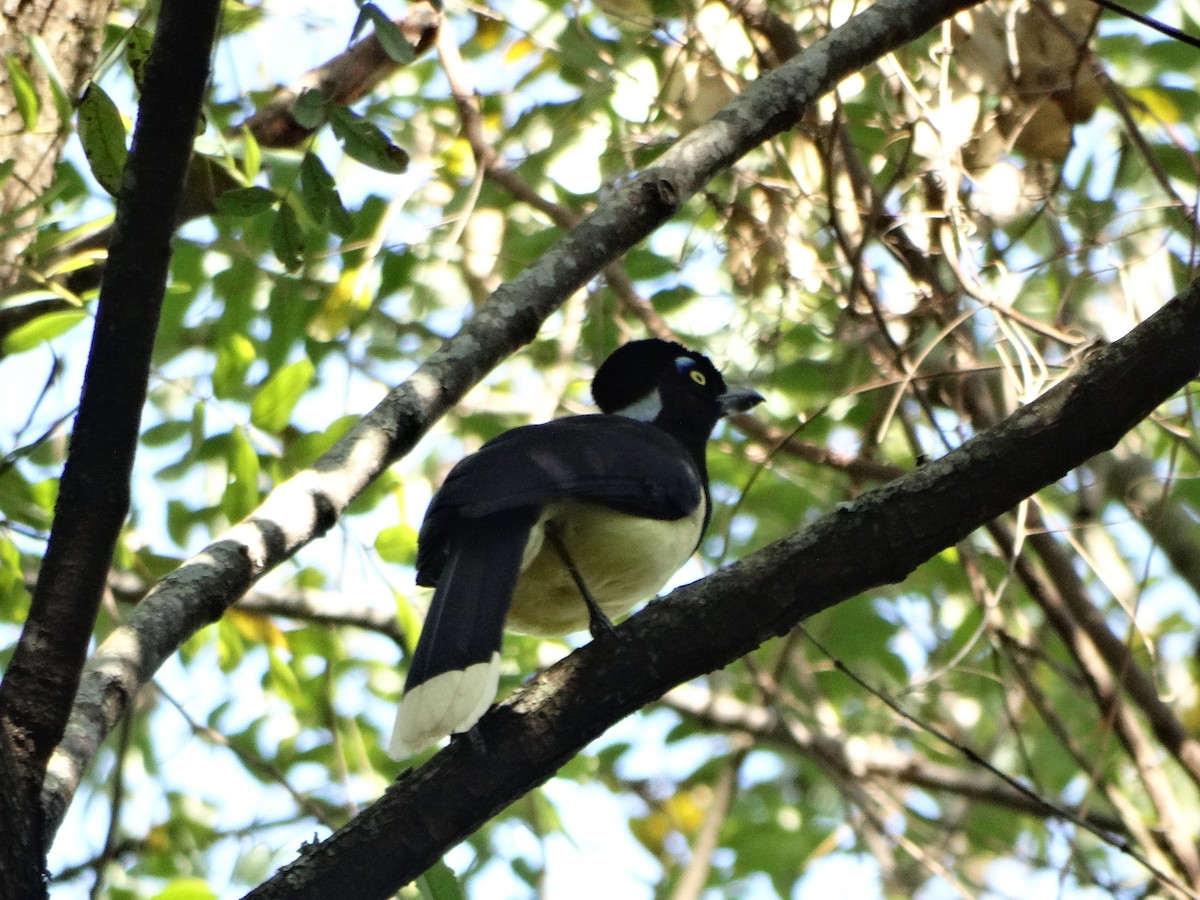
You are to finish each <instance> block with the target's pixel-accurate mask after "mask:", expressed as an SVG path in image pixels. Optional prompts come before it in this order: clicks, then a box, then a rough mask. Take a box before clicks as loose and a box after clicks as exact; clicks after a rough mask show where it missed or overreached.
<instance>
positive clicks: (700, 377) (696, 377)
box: [688, 369, 708, 387]
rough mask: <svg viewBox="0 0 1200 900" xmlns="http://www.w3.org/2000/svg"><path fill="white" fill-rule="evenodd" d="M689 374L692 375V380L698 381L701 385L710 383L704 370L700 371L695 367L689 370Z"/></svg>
mask: <svg viewBox="0 0 1200 900" xmlns="http://www.w3.org/2000/svg"><path fill="white" fill-rule="evenodd" d="M688 374H689V375H691V376H692V381H694V382H696V384H698V385H700V386H701V387H703V386H704V385H706V384H708V379H707V378H705V377H704V373H703V372H698V371H696V370H695V369H692V371H690V372H688Z"/></svg>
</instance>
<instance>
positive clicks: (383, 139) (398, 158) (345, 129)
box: [329, 106, 408, 175]
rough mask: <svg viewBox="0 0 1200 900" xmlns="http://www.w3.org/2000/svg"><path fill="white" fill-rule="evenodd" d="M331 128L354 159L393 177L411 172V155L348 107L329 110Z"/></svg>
mask: <svg viewBox="0 0 1200 900" xmlns="http://www.w3.org/2000/svg"><path fill="white" fill-rule="evenodd" d="M329 124H330V125H332V126H333V133H334V134H335V135H336V136H337V138H338V140H340V141H341V142H342V148H343V149H344V150H345V151H346V154H347V155H348V156H350V157H351V158H352V159H356V160H358V161H359V162H360V163H362V164H363V165H366V166H370V167H371V168H373V169H378V170H379V171H380V172H388V173H390V174H393V175H398V174H400V173H402V172H404V171H406V170H407V169H408V154H407V153H405V152H404V151H403V150H401V149H400V148H399V147H397V146H396V145H395V144H393V143H392V142H391V141H390V140H389V139H388V137H387V135H385V134H384V133H383V132H382V131H381V130H380V129H379V128H378V127H377V126H375V125H372V124H371V123H370V122H368V121H367V120H366V119H364V118H363V117H362V116H360V115H358V114H357V113H355V112H353V111H351V110H350V109H347V108H346V107H345V106H332V107H330V109H329Z"/></svg>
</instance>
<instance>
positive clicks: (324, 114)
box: [292, 88, 329, 131]
mask: <svg viewBox="0 0 1200 900" xmlns="http://www.w3.org/2000/svg"><path fill="white" fill-rule="evenodd" d="M328 117H329V101H328V100H326V99H325V95H324V94H322V93H321V92H320V91H319V90H317V89H316V88H312V89H310V90H307V91H302V92H301V93H300V96H299V97H297V98H296V102H295V103H293V104H292V118H293V119H295V120H296V124H298V125H299V126H300V127H301V128H307V129H308V130H309V131H315V130H316V129H318V128H320V127H321V126H322V125H324V124H325V120H326V119H327V118H328Z"/></svg>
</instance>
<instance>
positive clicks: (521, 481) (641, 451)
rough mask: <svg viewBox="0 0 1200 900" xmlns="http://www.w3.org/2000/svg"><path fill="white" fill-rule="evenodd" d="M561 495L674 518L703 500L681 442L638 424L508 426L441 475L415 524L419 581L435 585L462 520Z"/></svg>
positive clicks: (573, 421) (593, 418)
mask: <svg viewBox="0 0 1200 900" xmlns="http://www.w3.org/2000/svg"><path fill="white" fill-rule="evenodd" d="M614 460H620V463H619V464H615V463H614ZM562 500H579V501H582V502H588V503H598V504H601V505H604V506H608V507H611V508H613V509H616V510H619V511H620V512H625V513H629V514H630V515H636V516H640V517H642V518H647V519H662V520H673V519H680V518H683V517H684V516H687V515H689V514H690V513H692V512H693V511H694V510H695V509H696V507H697V506H698V505H699V504H701V503H702V502H703V500H704V483H703V478H702V475H701V473H700V472H698V471H697V469H696V466H695V463H693V462H692V458H691V455H690V454H689V453H688V452H687V451H686V450H685V449H684V448H683V446H682V445H681V444H680V443H679V442H678V441H677V440H676V439H675V438H673V437H671V435H669V434H667V433H666V432H665V431H663V430H662V429H660V428H657V427H655V426H653V425H649V424H646V423H644V422H638V421H635V420H633V419H624V418H621V417H619V416H609V415H588V416H570V417H567V418H563V419H555V420H553V421H551V422H547V423H545V424H544V425H527V426H524V427H520V428H514V429H512V430H510V431H506V432H504V433H503V434H501V435H500V436H499V437H497V438H494V439H493V440H491V441H489V442H488V443H486V444H484V445H483V447H481V448H480V449H479V451H478V452H476V453H473V454H472V455H471V456H468V457H466V458H465V459H464V460H462V462H460V463H459V464H458V465H456V466H455V467H454V468H453V469H452V470H451V472H450V474H449V475H448V476H447V477H446V481H445V483H444V484H443V485H442V487H441V489H440V490H439V491H438V493H437V495H436V496H435V497H434V500H433V502H432V503H431V504H430V506H429V510H428V511H427V512H426V514H425V521H424V522H423V523H422V525H421V533H420V538H419V542H418V547H419V549H418V554H417V581H418V583H419V584H427V585H428V584H433V583H435V582H436V580H437V577H438V573H439V572H440V570H441V567H442V564H443V562H444V560H445V555H446V552H447V550H448V547H447V536H448V535H449V534H450V533H451V532H452V531H453V530H454V528H455V527H456V526H457V524H458V523H459V522H461V521H462V520H464V519H465V520H479V519H483V518H486V517H489V516H492V515H495V514H496V513H502V512H506V511H513V510H518V509H528V508H538V507H541V506H544V505H545V504H547V503H552V502H556V501H562Z"/></svg>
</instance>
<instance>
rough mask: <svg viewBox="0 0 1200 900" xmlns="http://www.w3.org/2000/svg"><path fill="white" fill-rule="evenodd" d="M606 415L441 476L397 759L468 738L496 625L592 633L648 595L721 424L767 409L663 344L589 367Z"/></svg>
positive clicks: (703, 506) (679, 544)
mask: <svg viewBox="0 0 1200 900" xmlns="http://www.w3.org/2000/svg"><path fill="white" fill-rule="evenodd" d="M592 398H593V399H594V400H595V403H596V406H597V407H598V408H599V410H600V412H599V413H592V414H582V415H573V416H565V417H563V418H558V419H552V420H551V421H549V422H545V423H543V424H537V425H523V426H519V427H517V428H513V429H510V430H509V431H505V432H502V433H501V434H500V435H498V436H497V437H495V438H492V439H491V440H489V441H488V442H486V443H485V444H484V445H483V446H482V447H480V449H479V450H477V451H476V452H475V453H473V454H471V455H469V456H467V457H465V458H463V459H462V460H461V461H460V462H459V463H458V464H456V465H455V466H454V467H453V468H452V469H451V470H450V473H449V474H448V475H447V476H446V479H445V481H444V482H443V484H442V486H441V487H440V488H439V489H438V491H437V492H436V494H435V495H434V497H433V499H432V500H431V501H430V504H429V507H428V509H427V510H426V513H425V518H424V521H423V522H422V524H421V528H420V531H419V532H418V536H417V558H416V581H417V584H418V585H421V586H424V587H433V588H434V593H433V598H432V600H431V601H430V605H429V612H428V614H427V615H426V618H425V622H424V625H423V627H422V629H421V634H420V637H419V638H418V641H417V646H416V650H415V651H414V653H413V655H412V659H411V661H410V664H409V669H408V675H407V678H406V681H405V686H404V694H403V696H402V698H401V701H400V705H399V708H398V710H397V713H396V722H395V726H394V728H393V731H392V736H391V740H390V741H389V744H388V754H389V755H390V756H391V757H392V758H393V759H396V760H402V759H405V758H407V757H409V756H413V755H415V754H417V753H420V752H421V751H423V750H425V749H427V748H428V747H430V746H432V745H433V744H435V743H437V741H439V740H440V739H441V738H442V737H445V736H446V735H452V734H459V733H463V732H466V731H468V730H470V729H471V727H472V726H473V725H474V724H475V723H476V722H477V721H478V720H479V719H480V718H481V717H482V715H483V713H484V712H485V711H486V710H487V708H488V707H489V706H490V705H491V703H492V701H493V700H494V699H495V696H496V691H497V688H498V686H499V674H500V648H501V642H502V639H503V633H504V630H505V627H507V628H508V629H510V630H513V631H517V632H523V633H526V634H532V635H538V636H560V635H564V634H569V633H571V632H574V631H582V630H583V629H584V628H588V629H589V630H590V631H591V633H592V636H593V638H594V639H597V640H599V639H602V638H604V637H606V636H611V635H613V634H614V628H613V625H612V623H611V619H612V618H615V617H618V616H621V615H623V614H625V613H627V612H628V611H629V610H630V609H631V608H632V607H633V606H634V605H635V604H636V603H638V602H640V601H642V600H645V599H647V598H649V597H651V596H653V595H655V594H656V593H657V592H658V591H659V589H661V588H662V586H663V585H664V584H666V582H667V580H668V579H670V577H671V576H672V575H674V574H675V572H676V571H678V569H679V568H680V567H682V565H683V564H684V563H685V562H686V561H687V560H688V559H689V558H690V557H691V555H692V554H693V553H694V552H695V550H696V548H697V547H698V546H699V544H700V539H701V537H702V536H703V534H704V530H705V528H706V527H707V525H708V521H709V518H710V516H711V512H712V503H711V500H710V497H709V490H708V468H707V465H706V461H705V449H706V446H707V443H708V440H709V438H710V437H711V435H712V432H713V430H714V428H715V427H716V425H717V422H718V421H720V419H721V418H722V417H724V416H726V415H729V414H731V413H735V412H744V411H746V410H749V409H751V408H753V407H754V406H756V405H757V404H758V403H761V402H762V400H763V398H762V396H761V395H760V394H758V393H757V392H756V391H754V390H750V389H748V388H738V389H733V390H730V389H728V388H727V387H726V385H725V380H724V378H723V377H722V376H721V373H720V372H719V371H718V370H717V368H716V366H714V365H713V363H712V361H711V360H710V359H709V358H708V357H707V356H705V355H704V354H702V353H699V352H696V351H693V350H689V349H687V348H686V347H684V346H683V345H682V344H678V343H675V342H672V341H665V340H661V339H658V338H650V339H645V340H635V341H631V342H629V343H626V344H624V345H622V346H620V347H618V348H617V349H616V350H615V351H614V352H613V353H612V354H611V355H610V356H609V357H608V358H607V359H606V360H605V361H604V362H603V363H602V364H601V365H600V367H599V368H598V369H597V370H596V374H595V376H594V378H593V380H592Z"/></svg>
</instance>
